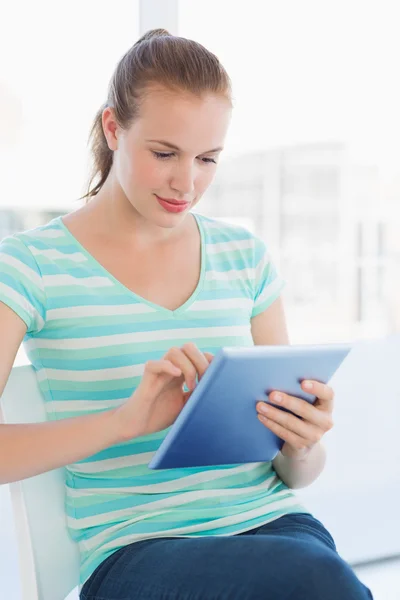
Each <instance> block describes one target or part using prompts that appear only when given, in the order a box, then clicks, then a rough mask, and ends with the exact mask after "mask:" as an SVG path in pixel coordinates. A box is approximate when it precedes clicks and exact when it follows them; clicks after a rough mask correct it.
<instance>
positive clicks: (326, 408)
mask: <svg viewBox="0 0 400 600" xmlns="http://www.w3.org/2000/svg"><path fill="white" fill-rule="evenodd" d="M307 383H311V385H312V387H311V388H310V387H307ZM301 387H302V388H303V390H304V391H305V392H307V393H309V394H313V395H314V396H316V397H317V399H316V401H315V402H314V404H310V403H309V402H307V401H306V400H302V399H301V398H297V397H295V396H289V395H288V394H283V393H282V392H276V391H274V392H271V394H269V396H268V399H269V401H270V402H273V403H274V404H276V406H282V407H283V408H286V409H288V410H290V411H291V412H293V413H294V415H292V414H290V413H288V412H286V411H284V410H279V408H275V407H273V406H271V405H270V404H267V403H266V402H257V405H256V409H257V413H258V414H257V417H258V419H259V420H260V421H261V423H263V424H264V425H265V426H266V427H268V429H270V430H271V431H273V433H275V434H276V435H277V436H278V437H280V438H281V439H283V440H284V441H285V443H284V445H283V447H282V450H281V453H282V454H283V455H284V456H289V457H292V458H298V459H302V458H304V457H305V456H306V455H307V454H308V453H309V452H310V450H311V449H312V447H313V446H315V445H316V444H317V443H318V442H319V441H320V440H321V438H322V436H323V435H325V433H326V432H327V431H329V430H330V429H332V427H333V421H332V411H333V400H334V391H333V389H332V388H331V387H329V386H328V385H325V384H324V383H320V382H318V381H309V380H307V381H306V380H305V381H302V383H301ZM279 396H280V397H281V400H279Z"/></svg>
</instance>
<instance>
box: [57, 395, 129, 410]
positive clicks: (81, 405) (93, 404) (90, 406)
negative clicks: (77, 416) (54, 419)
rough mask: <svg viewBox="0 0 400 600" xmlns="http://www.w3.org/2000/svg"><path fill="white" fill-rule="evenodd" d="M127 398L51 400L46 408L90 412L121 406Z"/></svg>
mask: <svg viewBox="0 0 400 600" xmlns="http://www.w3.org/2000/svg"><path fill="white" fill-rule="evenodd" d="M126 401H127V398H120V399H118V400H52V401H50V402H46V408H47V409H48V410H49V411H51V412H53V413H59V414H62V413H66V412H67V413H75V412H92V411H94V410H98V409H99V410H107V409H110V408H116V407H117V406H121V404H124V403H125V402H126Z"/></svg>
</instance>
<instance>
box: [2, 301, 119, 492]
mask: <svg viewBox="0 0 400 600" xmlns="http://www.w3.org/2000/svg"><path fill="white" fill-rule="evenodd" d="M0 330H1V332H2V335H1V340H0V397H1V394H2V393H3V390H4V388H5V385H6V383H7V380H8V377H9V374H10V371H11V368H12V365H13V363H14V359H15V356H16V354H17V351H18V348H19V346H20V344H21V342H22V339H23V337H24V335H25V332H26V325H25V323H24V322H23V321H22V319H20V317H19V316H18V315H17V314H16V313H15V312H14V311H13V310H11V308H9V307H8V306H6V305H5V304H4V303H3V302H0ZM0 401H1V399H0ZM114 414H115V411H114V410H110V411H106V412H102V413H97V414H93V415H84V416H82V417H74V418H71V419H65V420H62V421H57V422H46V423H34V424H22V425H4V424H1V423H0V485H1V484H4V483H11V482H13V481H19V480H21V479H25V478H27V477H32V476H33V475H38V474H39V473H44V472H45V471H50V470H52V469H56V468H58V467H62V466H65V465H67V464H70V463H74V462H77V461H78V460H81V459H83V458H86V457H88V456H91V455H92V454H95V453H96V452H100V450H102V449H104V448H106V447H108V446H110V445H112V444H114V443H117V442H118V441H119V438H120V429H121V427H120V425H119V424H118V422H117V419H116V418H114Z"/></svg>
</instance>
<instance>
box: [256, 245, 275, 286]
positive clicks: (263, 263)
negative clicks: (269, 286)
mask: <svg viewBox="0 0 400 600" xmlns="http://www.w3.org/2000/svg"><path fill="white" fill-rule="evenodd" d="M271 263H272V257H271V255H270V254H269V252H265V253H264V254H263V255H262V257H261V259H260V260H259V262H258V265H257V266H256V269H255V271H256V274H255V277H256V280H257V281H259V280H260V279H262V277H263V273H264V270H265V269H266V268H267V267H268V266H269V265H270V264H271Z"/></svg>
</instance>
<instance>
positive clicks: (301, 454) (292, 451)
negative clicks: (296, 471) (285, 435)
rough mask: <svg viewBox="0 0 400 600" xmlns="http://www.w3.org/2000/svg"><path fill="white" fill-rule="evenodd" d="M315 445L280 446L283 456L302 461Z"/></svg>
mask: <svg viewBox="0 0 400 600" xmlns="http://www.w3.org/2000/svg"><path fill="white" fill-rule="evenodd" d="M316 445H317V444H313V445H312V446H308V447H306V448H302V449H297V448H293V447H292V446H289V445H288V444H284V445H283V446H282V450H281V454H282V456H283V457H284V458H287V459H289V460H293V461H294V462H304V461H306V460H307V458H308V457H309V455H310V454H311V452H312V450H313V449H314V448H315V446H316Z"/></svg>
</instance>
